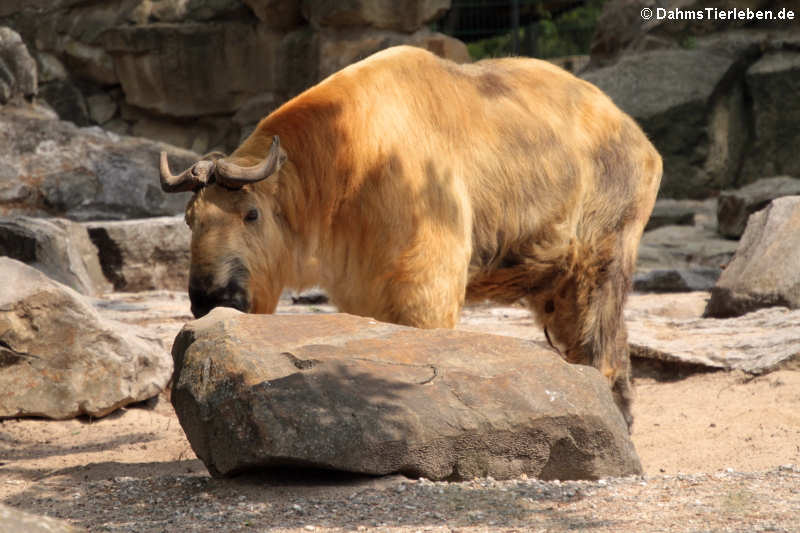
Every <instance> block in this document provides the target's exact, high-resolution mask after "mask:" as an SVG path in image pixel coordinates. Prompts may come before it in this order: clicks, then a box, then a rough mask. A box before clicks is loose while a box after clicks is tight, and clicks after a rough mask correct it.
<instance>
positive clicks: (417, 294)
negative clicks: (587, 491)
mask: <svg viewBox="0 0 800 533" xmlns="http://www.w3.org/2000/svg"><path fill="white" fill-rule="evenodd" d="M273 139H274V140H273ZM278 139H279V140H278ZM162 159H163V158H162ZM203 165H205V166H203ZM231 169H233V170H231ZM248 172H249V173H248ZM231 176H232V177H231ZM236 178H240V179H238V180H237V179H236ZM660 180H661V158H660V157H659V155H658V153H657V152H656V150H655V148H653V146H652V144H650V142H649V141H648V140H647V138H646V137H645V135H644V134H643V133H642V131H641V130H640V129H639V127H638V126H637V125H636V124H635V123H634V121H633V120H632V119H631V118H630V117H629V116H627V115H626V114H625V113H623V112H622V111H620V110H619V109H618V108H617V107H616V106H615V105H614V104H613V103H612V102H611V100H610V99H609V98H608V97H606V96H605V95H604V94H603V93H602V92H601V91H600V90H598V89H597V88H596V87H594V86H593V85H591V84H589V83H587V82H585V81H582V80H580V79H578V78H576V77H575V76H573V75H571V74H569V73H567V72H565V71H564V70H562V69H560V68H557V67H555V66H553V65H551V64H549V63H547V62H544V61H538V60H535V59H524V58H507V59H494V60H486V61H481V62H479V63H475V64H469V65H456V64H454V63H451V62H449V61H446V60H443V59H440V58H438V57H436V56H434V55H432V54H430V53H428V52H426V51H424V50H421V49H416V48H410V47H405V46H401V47H396V48H391V49H388V50H384V51H382V52H379V53H377V54H375V55H373V56H371V57H369V58H367V59H365V60H363V61H360V62H358V63H355V64H353V65H351V66H349V67H347V68H345V69H343V70H342V71H340V72H338V73H336V74H334V75H332V76H330V77H329V78H327V79H326V80H324V81H322V82H321V83H319V84H318V85H316V86H314V87H312V88H310V89H308V90H307V91H305V92H304V93H302V94H300V95H299V96H297V97H295V98H294V99H292V100H291V101H289V102H288V103H286V104H284V105H283V106H281V107H280V108H279V109H277V110H276V111H274V112H273V113H272V114H270V115H269V116H268V117H266V118H265V119H263V120H262V121H261V123H260V124H259V125H258V127H257V128H256V130H255V131H254V132H253V133H252V134H251V135H250V137H249V138H247V139H246V140H245V141H244V142H243V143H242V145H241V146H240V147H239V148H238V149H237V150H236V151H235V152H234V153H233V154H231V156H229V157H227V158H224V159H214V158H211V159H210V160H205V161H201V162H198V163H197V164H195V165H194V166H193V167H192V168H191V169H189V170H188V171H186V172H184V173H183V174H181V175H180V176H172V175H171V174H169V170H168V166H167V165H166V162H165V161H163V162H162V186H163V187H164V189H165V190H170V191H172V190H188V189H193V190H195V191H196V194H195V195H194V197H193V199H192V200H191V202H190V203H189V205H188V207H187V216H186V219H187V222H188V224H189V225H190V226H191V228H192V267H191V276H190V278H191V281H190V296H191V300H192V305H193V312H194V313H195V314H197V315H202V314H205V313H206V312H208V310H209V309H211V308H212V307H214V306H215V305H229V306H234V307H237V308H239V309H242V310H244V311H250V312H256V313H270V312H272V311H274V309H275V306H276V304H277V301H278V298H279V295H280V293H281V290H282V289H283V288H284V287H285V286H289V287H297V288H300V287H302V286H306V285H307V284H310V283H318V284H319V285H321V286H322V287H323V288H324V289H325V290H326V291H327V292H328V294H329V295H330V297H331V299H332V300H333V302H334V303H335V304H336V305H338V307H339V308H340V309H341V310H343V311H346V312H350V313H354V314H358V315H365V316H371V317H374V318H376V319H378V320H383V321H388V322H394V323H397V324H406V325H410V326H416V327H422V328H436V327H447V328H451V327H453V326H455V324H456V323H457V321H458V318H459V312H460V310H461V307H462V306H463V305H464V302H465V300H467V301H469V300H483V299H487V298H488V299H491V300H494V301H497V302H504V303H508V302H514V301H517V300H523V301H524V302H525V303H526V304H527V305H528V306H529V307H530V309H531V310H532V312H533V314H534V315H535V317H536V319H537V320H538V321H539V323H540V324H541V325H542V326H543V327H544V328H545V332H546V333H548V338H551V339H552V341H553V342H554V343H555V344H556V345H557V346H559V347H560V349H561V352H562V353H563V354H564V356H565V358H566V359H567V360H568V361H570V362H573V363H583V364H591V365H594V366H595V367H596V368H598V369H599V370H600V371H601V372H602V373H603V374H604V375H605V376H606V377H607V378H608V380H609V382H610V384H611V386H612V390H613V392H614V393H615V399H616V401H617V404H618V405H619V406H620V408H621V410H622V411H623V414H624V415H625V416H626V419H627V420H628V422H629V423H630V421H631V417H630V409H629V402H630V384H629V374H630V363H629V354H628V346H627V334H626V328H625V324H624V320H623V314H622V311H623V304H624V302H625V298H626V294H627V292H628V290H629V287H630V284H631V277H632V273H633V271H634V267H635V263H636V252H637V247H638V245H639V240H640V238H641V235H642V231H643V229H644V226H645V223H646V222H647V219H648V218H649V216H650V212H651V210H652V208H653V203H654V202H655V198H656V193H657V191H658V187H659V183H660Z"/></svg>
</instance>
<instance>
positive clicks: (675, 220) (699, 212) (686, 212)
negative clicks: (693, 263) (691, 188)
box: [645, 198, 716, 231]
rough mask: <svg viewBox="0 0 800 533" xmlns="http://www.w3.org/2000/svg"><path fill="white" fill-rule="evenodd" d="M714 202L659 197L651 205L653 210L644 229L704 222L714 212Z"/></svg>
mask: <svg viewBox="0 0 800 533" xmlns="http://www.w3.org/2000/svg"><path fill="white" fill-rule="evenodd" d="M715 206H716V202H715V201H714V200H713V199H712V200H705V201H698V200H673V199H671V198H659V199H658V200H656V205H655V206H653V212H652V213H651V214H650V219H649V220H648V221H647V226H646V227H645V231H652V230H654V229H658V228H660V227H662V226H694V225H695V224H704V223H705V222H706V220H708V219H709V218H712V217H713V216H714V215H715V213H714V210H715Z"/></svg>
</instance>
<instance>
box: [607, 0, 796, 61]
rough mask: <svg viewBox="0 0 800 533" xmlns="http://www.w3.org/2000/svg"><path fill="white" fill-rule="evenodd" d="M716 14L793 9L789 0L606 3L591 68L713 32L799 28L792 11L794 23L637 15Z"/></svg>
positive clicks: (618, 0)
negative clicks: (662, 11) (668, 12)
mask: <svg viewBox="0 0 800 533" xmlns="http://www.w3.org/2000/svg"><path fill="white" fill-rule="evenodd" d="M711 6H713V7H715V8H717V9H719V11H727V10H729V9H731V8H738V9H747V8H750V9H751V10H765V11H766V10H769V11H772V12H773V13H775V14H777V13H778V12H779V11H780V10H781V9H782V8H789V9H792V8H793V4H792V3H791V0H754V1H751V2H747V3H742V2H741V1H739V0H717V1H715V2H713V3H712V4H710V3H709V2H707V1H705V0H659V1H658V2H654V1H653V0H609V1H607V2H605V3H604V4H603V12H602V13H601V15H600V17H599V18H598V20H597V26H596V28H595V33H594V37H593V38H592V46H591V55H592V58H591V61H592V65H593V66H606V65H609V64H612V63H614V62H615V61H616V60H617V59H619V57H620V56H622V55H623V54H626V53H627V54H632V53H639V52H643V51H647V50H654V49H660V48H675V47H679V46H683V47H690V46H692V44H693V42H694V40H695V39H697V38H698V37H702V36H707V35H710V34H714V33H720V32H725V31H729V30H736V29H741V28H748V27H749V28H752V30H761V31H763V30H765V29H775V30H786V29H787V28H791V27H792V26H800V20H798V17H797V11H795V17H794V19H793V20H785V19H784V20H772V21H769V20H756V19H755V18H753V19H750V20H748V19H746V18H745V19H743V20H739V19H735V20H731V18H727V19H726V18H722V17H716V18H714V17H711V18H709V17H708V16H706V17H703V18H702V19H699V18H697V19H695V20H691V19H687V20H676V19H674V18H668V17H663V18H662V17H658V16H653V17H652V18H651V19H650V20H644V19H643V18H642V16H641V15H640V13H641V11H642V9H643V8H650V9H652V10H653V11H654V12H655V11H656V8H662V9H666V10H674V9H676V8H679V9H681V10H684V11H694V12H697V11H704V10H705V9H706V8H708V7H711Z"/></svg>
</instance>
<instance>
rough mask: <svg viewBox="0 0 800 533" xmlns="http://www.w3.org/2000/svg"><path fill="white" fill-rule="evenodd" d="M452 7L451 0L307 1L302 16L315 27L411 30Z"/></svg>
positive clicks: (420, 26) (416, 28)
mask: <svg viewBox="0 0 800 533" xmlns="http://www.w3.org/2000/svg"><path fill="white" fill-rule="evenodd" d="M449 8H450V0H412V1H410V2H396V1H395V0H371V1H366V2H365V1H363V0H339V1H336V2H331V1H330V0H305V1H304V2H303V15H304V16H305V17H306V19H308V21H309V22H311V25H312V26H313V27H315V28H321V27H328V26H337V27H342V26H371V27H373V28H378V29H384V30H396V31H403V32H406V33H412V32H414V31H416V30H418V29H420V28H422V27H423V26H424V25H425V24H427V23H429V22H431V21H433V20H435V19H437V18H439V17H440V16H441V15H443V14H444V12H445V11H447V10H448V9H449Z"/></svg>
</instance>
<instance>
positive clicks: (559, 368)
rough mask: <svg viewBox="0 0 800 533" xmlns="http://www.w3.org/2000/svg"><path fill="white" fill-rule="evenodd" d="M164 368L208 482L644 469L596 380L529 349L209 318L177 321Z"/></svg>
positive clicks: (325, 318) (270, 320) (344, 319)
mask: <svg viewBox="0 0 800 533" xmlns="http://www.w3.org/2000/svg"><path fill="white" fill-rule="evenodd" d="M173 358H174V361H175V375H174V378H173V383H174V384H173V391H172V403H173V405H174V407H175V411H176V413H177V414H178V418H179V420H180V422H181V425H182V426H183V429H184V431H185V432H186V435H187V437H188V439H189V442H190V443H191V445H192V448H193V449H194V451H195V453H196V454H197V456H198V457H199V458H200V459H201V460H202V461H203V462H204V463H205V465H206V467H207V468H208V470H209V471H210V472H211V473H212V474H214V475H232V474H236V473H240V472H243V471H247V470H250V469H254V468H264V467H280V466H299V467H317V468H325V469H337V470H345V471H351V472H360V473H367V474H389V473H392V472H400V473H403V474H406V475H410V476H415V477H416V476H424V477H426V478H430V479H450V480H459V479H471V478H473V477H475V476H493V477H495V478H498V479H502V478H510V477H515V476H519V475H520V474H522V473H526V474H528V475H531V476H537V477H540V478H543V479H554V478H556V479H596V478H601V477H605V476H624V475H630V474H637V473H640V472H641V466H640V464H639V460H638V458H637V455H636V451H635V450H634V448H633V445H632V443H631V441H630V440H629V437H628V429H627V426H626V424H625V421H624V420H623V417H622V415H621V414H620V412H619V410H618V409H617V408H616V406H615V404H614V402H613V400H612V397H611V394H610V391H609V387H608V384H607V383H606V381H605V379H604V378H603V377H602V376H601V375H600V374H599V372H597V370H595V369H594V368H591V367H587V366H581V365H569V364H567V363H565V362H564V361H563V360H561V359H560V358H559V357H558V356H557V355H556V354H555V353H554V352H553V351H552V350H550V349H548V348H546V347H543V346H542V345H540V344H537V343H533V342H530V341H525V340H521V339H514V338H510V337H499V336H494V335H486V334H481V333H473V332H464V331H454V330H417V329H414V328H408V327H401V326H396V325H391V324H383V323H379V322H376V321H374V320H371V319H368V318H361V317H355V316H351V315H345V314H326V315H246V314H242V313H239V312H238V311H235V310H233V309H227V308H217V309H215V310H213V311H212V312H211V313H210V314H209V315H207V316H206V317H204V318H202V319H200V320H197V321H194V322H190V323H189V324H187V325H186V326H185V327H184V329H183V330H182V331H181V333H180V334H179V335H178V337H177V338H176V340H175V344H174V346H173Z"/></svg>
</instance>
